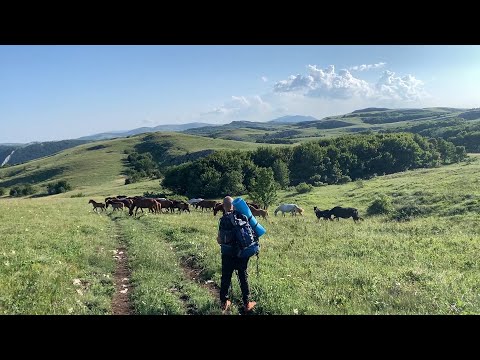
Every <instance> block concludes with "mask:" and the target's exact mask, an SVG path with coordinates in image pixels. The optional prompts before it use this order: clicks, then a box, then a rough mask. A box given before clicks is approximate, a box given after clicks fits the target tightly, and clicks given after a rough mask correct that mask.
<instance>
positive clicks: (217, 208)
mask: <svg viewBox="0 0 480 360" xmlns="http://www.w3.org/2000/svg"><path fill="white" fill-rule="evenodd" d="M219 211H221V212H222V213H223V215H225V209H224V208H223V204H222V203H221V202H219V203H216V204H215V207H214V208H213V216H217V213H218V212H219Z"/></svg>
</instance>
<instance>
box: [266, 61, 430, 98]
mask: <svg viewBox="0 0 480 360" xmlns="http://www.w3.org/2000/svg"><path fill="white" fill-rule="evenodd" d="M384 64H385V63H378V64H373V65H360V66H357V67H356V68H357V69H361V68H362V67H363V68H365V69H368V68H374V67H376V68H379V67H381V66H383V65H384ZM354 68H355V67H354ZM307 71H308V74H306V75H301V74H298V75H291V76H289V78H288V79H287V80H281V81H278V82H277V83H275V85H274V86H273V91H274V92H277V93H295V94H297V95H302V96H307V97H318V98H320V97H321V98H329V99H352V98H363V99H369V100H399V101H400V100H402V101H417V100H420V99H423V98H425V97H426V96H427V93H426V92H425V91H424V90H423V85H424V83H423V81H421V80H419V79H417V78H415V76H413V75H410V74H409V75H405V76H403V77H399V76H395V73H394V72H392V71H389V70H386V71H384V72H383V75H382V76H381V77H380V79H379V80H378V81H377V83H375V84H373V83H368V82H367V81H365V80H362V79H360V78H358V77H355V76H353V75H352V74H351V73H350V71H349V70H346V69H342V70H340V71H338V72H336V71H335V67H334V66H333V65H330V66H329V67H327V68H326V69H319V68H317V66H316V65H308V66H307ZM360 71H362V70H360Z"/></svg>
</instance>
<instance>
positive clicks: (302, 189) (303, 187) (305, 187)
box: [295, 182, 313, 194]
mask: <svg viewBox="0 0 480 360" xmlns="http://www.w3.org/2000/svg"><path fill="white" fill-rule="evenodd" d="M295 190H297V192H298V193H300V194H305V193H308V192H310V191H312V190H313V186H312V185H310V184H307V183H304V182H303V183H300V184H298V185H297V186H295Z"/></svg>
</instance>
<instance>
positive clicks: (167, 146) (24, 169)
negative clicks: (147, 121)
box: [0, 132, 262, 189]
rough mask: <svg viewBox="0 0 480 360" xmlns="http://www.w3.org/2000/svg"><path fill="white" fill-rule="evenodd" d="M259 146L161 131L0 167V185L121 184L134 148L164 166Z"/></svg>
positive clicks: (76, 185)
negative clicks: (221, 150) (52, 183)
mask: <svg viewBox="0 0 480 360" xmlns="http://www.w3.org/2000/svg"><path fill="white" fill-rule="evenodd" d="M260 145H262V144H254V143H248V142H238V141H230V140H223V139H210V138H205V137H199V136H194V135H187V134H181V133H161V132H158V133H152V134H148V135H145V134H141V135H137V136H132V137H129V138H119V139H113V140H104V141H97V142H92V143H88V144H83V145H80V146H76V147H74V148H70V149H67V150H64V151H61V152H59V153H57V154H55V155H52V156H48V157H45V158H41V159H36V160H32V161H29V162H27V163H25V164H21V165H16V166H11V167H7V168H0V187H3V188H9V187H11V186H13V185H16V184H21V183H30V184H34V185H36V186H45V185H46V184H47V183H49V182H50V181H52V180H67V181H68V182H70V183H71V184H72V185H73V186H74V188H77V189H78V188H86V187H88V186H99V185H105V184H118V183H123V181H124V178H125V176H124V175H123V173H124V171H125V169H126V165H127V164H126V162H125V158H126V157H127V153H128V152H131V151H138V152H146V151H148V152H151V153H152V155H154V158H155V160H156V161H157V162H159V163H160V164H161V165H170V164H172V163H178V162H181V161H187V160H188V159H189V158H190V157H191V158H197V157H200V156H205V155H208V153H209V152H210V151H212V150H219V149H241V150H249V149H255V148H256V147H258V146H260Z"/></svg>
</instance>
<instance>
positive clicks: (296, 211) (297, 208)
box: [292, 206, 304, 216]
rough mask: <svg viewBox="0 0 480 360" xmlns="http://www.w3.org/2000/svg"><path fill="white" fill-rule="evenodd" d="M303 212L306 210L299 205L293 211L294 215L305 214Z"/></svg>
mask: <svg viewBox="0 0 480 360" xmlns="http://www.w3.org/2000/svg"><path fill="white" fill-rule="evenodd" d="M303 212H304V210H303V209H302V208H301V207H300V206H297V207H296V208H295V211H294V212H293V213H292V216H293V215H295V216H297V214H300V215H302V216H303Z"/></svg>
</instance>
